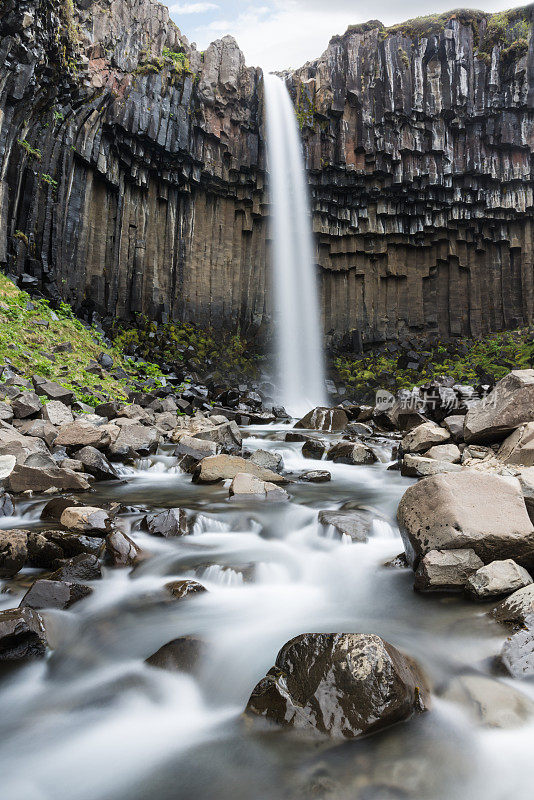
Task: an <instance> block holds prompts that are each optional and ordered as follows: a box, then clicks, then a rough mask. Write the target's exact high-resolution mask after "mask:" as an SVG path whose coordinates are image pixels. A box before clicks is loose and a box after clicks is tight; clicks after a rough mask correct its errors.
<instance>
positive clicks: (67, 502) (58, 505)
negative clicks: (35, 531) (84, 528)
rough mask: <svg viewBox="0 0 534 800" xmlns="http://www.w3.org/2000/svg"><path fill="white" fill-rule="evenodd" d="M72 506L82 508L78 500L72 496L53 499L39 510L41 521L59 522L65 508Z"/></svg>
mask: <svg viewBox="0 0 534 800" xmlns="http://www.w3.org/2000/svg"><path fill="white" fill-rule="evenodd" d="M73 506H83V503H81V502H80V501H79V500H76V498H74V497H73V496H72V495H70V496H67V497H53V498H52V500H49V501H48V503H46V505H44V506H43V508H42V510H41V519H43V520H46V521H52V522H59V520H60V519H61V515H62V514H63V512H64V511H65V509H66V508H72V507H73Z"/></svg>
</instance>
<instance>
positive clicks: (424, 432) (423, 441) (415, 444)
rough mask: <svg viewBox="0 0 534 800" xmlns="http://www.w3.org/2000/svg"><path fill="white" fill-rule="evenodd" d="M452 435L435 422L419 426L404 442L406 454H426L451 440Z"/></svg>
mask: <svg viewBox="0 0 534 800" xmlns="http://www.w3.org/2000/svg"><path fill="white" fill-rule="evenodd" d="M450 438H451V437H450V433H449V431H446V430H445V428H441V427H440V426H439V425H437V424H436V423H435V422H424V423H423V424H422V425H418V426H417V428H414V429H413V430H411V431H410V432H409V433H407V434H406V436H405V437H404V439H403V440H402V449H403V452H404V453H424V452H425V450H428V449H429V448H431V447H433V446H434V445H438V444H445V442H448V441H449V440H450Z"/></svg>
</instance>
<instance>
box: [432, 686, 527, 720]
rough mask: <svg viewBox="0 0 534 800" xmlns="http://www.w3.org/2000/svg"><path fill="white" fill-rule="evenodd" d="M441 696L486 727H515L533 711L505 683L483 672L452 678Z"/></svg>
mask: <svg viewBox="0 0 534 800" xmlns="http://www.w3.org/2000/svg"><path fill="white" fill-rule="evenodd" d="M443 697H444V699H445V700H449V701H451V702H454V703H458V704H459V705H461V706H462V707H463V708H465V709H467V710H468V711H469V713H470V715H471V716H472V717H473V718H474V720H475V721H476V722H477V723H479V724H480V723H481V724H482V725H484V726H485V727H488V728H516V727H518V726H521V725H524V724H525V723H526V722H527V721H529V719H530V718H531V716H532V714H533V713H534V703H533V702H532V700H530V699H529V698H528V697H526V696H525V695H524V694H522V693H521V692H518V691H517V690H516V689H514V688H513V687H512V686H508V685H507V684H506V683H501V681H498V680H495V679H494V678H487V677H485V676H484V675H462V676H460V677H458V678H455V679H454V680H453V681H452V683H451V684H450V685H449V687H448V688H447V690H446V691H445V692H444V694H443Z"/></svg>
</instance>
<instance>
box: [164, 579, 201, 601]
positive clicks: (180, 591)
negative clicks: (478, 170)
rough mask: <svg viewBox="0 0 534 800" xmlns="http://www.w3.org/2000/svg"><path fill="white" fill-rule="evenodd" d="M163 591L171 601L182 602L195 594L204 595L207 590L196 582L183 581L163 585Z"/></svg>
mask: <svg viewBox="0 0 534 800" xmlns="http://www.w3.org/2000/svg"><path fill="white" fill-rule="evenodd" d="M165 590H166V591H167V592H168V593H169V595H170V597H171V598H172V599H173V600H183V599H184V598H185V597H189V596H190V595H195V594H204V593H205V592H207V591H208V590H207V589H206V587H205V586H202V584H201V583H198V581H192V580H189V579H187V580H183V581H172V582H171V583H166V584H165Z"/></svg>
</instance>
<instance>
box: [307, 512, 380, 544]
mask: <svg viewBox="0 0 534 800" xmlns="http://www.w3.org/2000/svg"><path fill="white" fill-rule="evenodd" d="M319 522H320V523H321V525H324V526H325V527H328V526H329V525H331V526H332V527H333V528H334V530H335V531H337V533H338V534H339V536H342V535H343V534H345V535H347V536H350V538H351V539H353V540H354V541H355V542H366V541H367V539H368V538H369V533H370V532H371V527H372V524H373V515H372V514H371V512H369V511H365V510H363V509H362V510H354V511H320V512H319Z"/></svg>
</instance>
